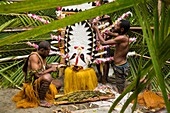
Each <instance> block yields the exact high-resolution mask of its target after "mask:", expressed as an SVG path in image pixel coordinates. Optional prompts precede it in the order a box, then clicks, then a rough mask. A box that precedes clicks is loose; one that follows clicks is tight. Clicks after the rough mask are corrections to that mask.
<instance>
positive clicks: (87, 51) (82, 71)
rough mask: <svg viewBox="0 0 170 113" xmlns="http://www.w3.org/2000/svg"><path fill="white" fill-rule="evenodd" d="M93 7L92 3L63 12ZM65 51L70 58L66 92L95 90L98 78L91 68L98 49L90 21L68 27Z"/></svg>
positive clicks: (65, 82)
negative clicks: (96, 48) (90, 65)
mask: <svg viewBox="0 0 170 113" xmlns="http://www.w3.org/2000/svg"><path fill="white" fill-rule="evenodd" d="M85 7H86V8H90V7H92V3H86V4H81V5H76V6H68V7H63V8H62V11H63V12H77V11H83V10H85V9H84V8H85ZM64 40H65V43H64V51H65V54H67V55H68V56H69V58H68V59H66V62H67V65H68V66H69V67H67V68H66V69H65V75H64V92H65V93H69V92H74V91H78V90H94V88H95V87H96V86H97V84H98V83H97V77H96V73H95V71H94V69H93V68H91V67H89V64H91V63H92V62H91V59H92V57H93V56H94V51H95V47H96V42H95V41H96V39H95V33H94V32H93V29H92V28H91V24H90V23H89V22H88V20H85V21H82V22H78V23H75V24H73V25H69V26H67V27H66V31H65V37H64Z"/></svg>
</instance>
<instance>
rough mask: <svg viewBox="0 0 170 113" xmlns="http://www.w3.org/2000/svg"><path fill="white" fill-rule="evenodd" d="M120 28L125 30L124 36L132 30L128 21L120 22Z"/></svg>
mask: <svg viewBox="0 0 170 113" xmlns="http://www.w3.org/2000/svg"><path fill="white" fill-rule="evenodd" d="M120 28H124V31H123V32H122V34H125V33H127V32H128V30H129V28H130V22H129V21H128V20H120Z"/></svg>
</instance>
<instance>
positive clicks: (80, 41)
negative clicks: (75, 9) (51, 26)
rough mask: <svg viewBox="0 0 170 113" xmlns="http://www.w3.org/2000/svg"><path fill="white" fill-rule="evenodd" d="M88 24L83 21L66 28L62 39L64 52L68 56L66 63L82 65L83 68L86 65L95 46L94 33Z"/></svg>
mask: <svg viewBox="0 0 170 113" xmlns="http://www.w3.org/2000/svg"><path fill="white" fill-rule="evenodd" d="M90 25H91V24H90V23H88V22H87V21H83V22H79V23H76V24H74V25H71V26H68V27H67V28H66V31H67V32H66V35H65V36H66V37H65V38H64V40H65V53H67V54H68V55H69V56H70V58H69V60H68V64H70V65H77V66H82V67H83V68H84V69H86V68H87V67H88V65H89V63H90V58H91V57H90V56H93V55H94V51H95V49H94V48H95V46H96V42H95V40H96V39H95V33H94V32H93V29H92V28H91V26H90ZM66 60H67V59H66Z"/></svg>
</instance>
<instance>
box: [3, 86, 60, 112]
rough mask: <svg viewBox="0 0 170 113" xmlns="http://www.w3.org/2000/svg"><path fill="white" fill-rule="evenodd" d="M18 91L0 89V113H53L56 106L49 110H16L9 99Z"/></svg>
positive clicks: (41, 108) (39, 108) (40, 108)
mask: <svg viewBox="0 0 170 113" xmlns="http://www.w3.org/2000/svg"><path fill="white" fill-rule="evenodd" d="M18 91H19V90H18V89H11V88H10V89H0V113H53V110H55V109H57V106H53V107H51V108H43V107H37V108H27V109H17V108H16V104H15V102H13V101H12V100H11V98H12V97H13V96H14V95H15V94H16V93H17V92H18Z"/></svg>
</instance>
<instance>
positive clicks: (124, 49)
mask: <svg viewBox="0 0 170 113" xmlns="http://www.w3.org/2000/svg"><path fill="white" fill-rule="evenodd" d="M92 27H93V29H94V30H95V31H96V33H97V35H98V37H99V40H100V42H101V44H103V45H113V44H114V45H115V51H114V67H113V69H114V73H115V77H116V87H117V89H118V92H119V93H122V92H123V90H124V88H125V78H126V76H127V75H128V73H129V64H128V62H127V58H126V55H127V53H128V50H129V37H128V36H127V35H126V33H127V31H128V30H129V28H130V22H129V21H128V20H121V21H119V22H117V24H115V27H114V30H113V31H114V33H112V32H107V35H111V36H114V37H115V38H113V39H110V40H105V39H104V38H103V37H102V36H101V34H100V31H99V29H98V27H97V26H94V25H93V26H92Z"/></svg>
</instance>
